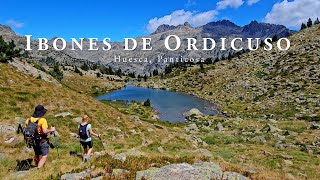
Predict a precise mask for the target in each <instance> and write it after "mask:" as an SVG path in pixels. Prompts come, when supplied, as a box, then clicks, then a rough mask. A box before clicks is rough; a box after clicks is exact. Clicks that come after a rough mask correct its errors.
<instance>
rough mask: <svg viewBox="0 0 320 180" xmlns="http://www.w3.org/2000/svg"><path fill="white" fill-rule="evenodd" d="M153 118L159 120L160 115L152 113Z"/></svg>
mask: <svg viewBox="0 0 320 180" xmlns="http://www.w3.org/2000/svg"><path fill="white" fill-rule="evenodd" d="M152 119H153V120H156V121H159V120H160V117H159V116H158V115H156V114H154V115H152Z"/></svg>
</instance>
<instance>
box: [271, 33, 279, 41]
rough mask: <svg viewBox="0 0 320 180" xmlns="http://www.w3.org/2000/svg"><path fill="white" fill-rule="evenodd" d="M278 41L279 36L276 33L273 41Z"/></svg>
mask: <svg viewBox="0 0 320 180" xmlns="http://www.w3.org/2000/svg"><path fill="white" fill-rule="evenodd" d="M276 41H278V36H277V35H276V34H275V35H274V36H273V37H272V42H276Z"/></svg>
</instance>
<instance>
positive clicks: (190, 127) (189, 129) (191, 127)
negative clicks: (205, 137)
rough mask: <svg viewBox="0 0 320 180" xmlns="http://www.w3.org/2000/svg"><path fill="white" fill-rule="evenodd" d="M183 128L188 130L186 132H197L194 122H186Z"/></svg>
mask: <svg viewBox="0 0 320 180" xmlns="http://www.w3.org/2000/svg"><path fill="white" fill-rule="evenodd" d="M185 130H186V131H188V132H198V131H199V129H198V127H197V125H196V124H194V123H192V124H188V125H187V126H186V127H185Z"/></svg>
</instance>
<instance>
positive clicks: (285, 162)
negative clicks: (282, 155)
mask: <svg viewBox="0 0 320 180" xmlns="http://www.w3.org/2000/svg"><path fill="white" fill-rule="evenodd" d="M283 165H284V166H293V162H292V161H290V160H287V159H284V160H283Z"/></svg>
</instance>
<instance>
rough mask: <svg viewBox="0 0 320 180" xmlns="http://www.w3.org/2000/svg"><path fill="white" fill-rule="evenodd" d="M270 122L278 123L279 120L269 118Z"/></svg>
mask: <svg viewBox="0 0 320 180" xmlns="http://www.w3.org/2000/svg"><path fill="white" fill-rule="evenodd" d="M268 121H269V122H271V123H273V124H276V123H278V121H276V120H274V119H268Z"/></svg>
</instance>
